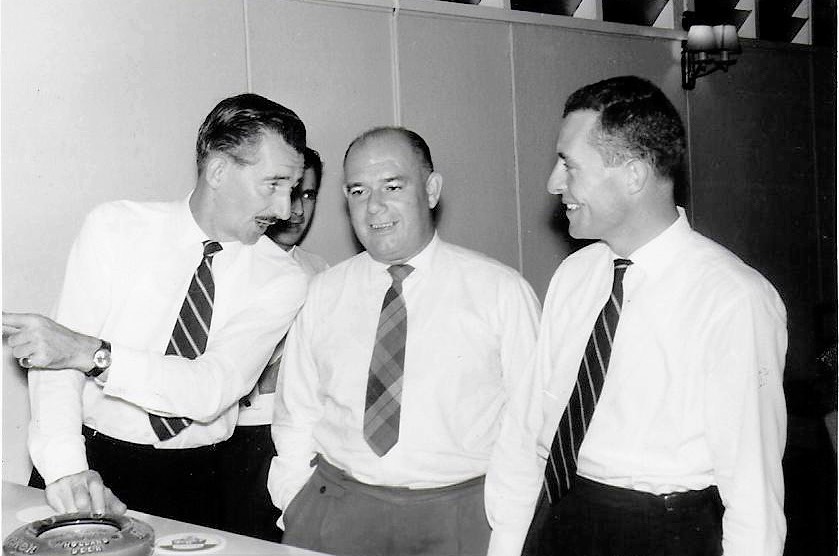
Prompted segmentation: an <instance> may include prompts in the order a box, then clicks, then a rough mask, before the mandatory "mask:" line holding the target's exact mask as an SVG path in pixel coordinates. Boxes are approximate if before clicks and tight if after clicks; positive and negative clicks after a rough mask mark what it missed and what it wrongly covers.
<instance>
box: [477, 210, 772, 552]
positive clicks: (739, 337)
mask: <svg viewBox="0 0 839 556" xmlns="http://www.w3.org/2000/svg"><path fill="white" fill-rule="evenodd" d="M615 258H618V257H617V255H615V253H613V252H612V251H611V249H609V247H608V246H607V245H606V244H605V243H602V242H601V243H596V244H593V245H590V246H588V247H586V248H584V249H581V250H580V251H578V252H576V253H574V254H572V255H570V256H569V257H568V258H567V259H565V261H563V262H562V264H561V265H560V266H559V269H558V270H557V272H556V274H555V275H554V277H553V279H552V281H551V285H550V288H549V290H548V293H547V297H546V301H545V310H544V315H543V318H542V324H541V329H540V336H539V343H538V346H537V351H536V358H535V362H534V365H532V367H531V368H530V369H529V371H528V376H527V378H525V379H523V380H522V382H521V389H520V390H519V391H517V393H516V395H515V396H514V398H513V401H512V402H511V404H510V410H509V411H510V413H509V414H508V417H507V419H506V421H505V428H504V430H503V432H502V434H501V438H500V439H499V442H498V444H497V449H496V453H495V454H494V455H493V460H492V463H491V466H490V471H489V472H488V474H487V482H486V502H487V513H488V517H489V519H490V524H491V525H492V527H493V534H492V539H491V542H490V554H491V555H492V556H498V555H516V556H518V554H520V552H521V547H522V544H523V541H524V538H525V535H526V533H527V528H528V525H529V524H530V519H531V517H532V515H533V510H534V506H535V503H536V499H537V496H538V494H539V491H540V487H541V485H542V482H543V478H544V470H545V462H546V459H547V456H548V453H549V451H550V446H551V442H552V441H553V437H554V434H555V433H556V429H557V426H558V423H559V420H560V417H561V416H562V413H563V411H564V409H565V406H566V404H567V401H568V398H569V397H570V395H571V392H572V390H573V387H574V383H575V381H576V377H577V372H578V370H579V366H580V361H581V360H582V356H583V352H584V350H585V345H586V342H587V341H588V337H589V335H590V333H591V330H592V327H593V325H594V320H595V318H596V316H597V315H598V314H599V312H600V310H601V308H602V307H603V304H604V303H605V300H606V298H607V297H608V296H609V292H610V290H611V285H612V276H613V264H612V261H613V260H614V259H615ZM628 258H629V259H631V260H632V261H633V265H632V266H630V267H629V269H628V270H627V272H626V275H625V278H624V282H623V287H624V303H623V309H622V311H621V317H620V321H619V324H618V328H617V331H616V333H615V339H614V345H613V347H612V356H611V360H610V363H609V369H608V374H607V377H606V382H605V385H604V387H603V391H602V393H601V397H600V400H599V402H598V404H597V408H596V410H595V413H594V417H593V419H592V421H591V423H590V425H589V428H588V432H587V433H586V436H585V439H584V440H583V443H582V446H581V447H580V451H579V460H578V473H579V474H580V475H581V476H584V477H587V478H590V479H593V480H595V481H599V482H601V483H606V484H609V485H614V486H619V487H624V488H630V489H635V490H640V491H645V492H651V493H654V494H662V493H668V492H673V491H684V490H694V489H703V488H705V487H707V486H709V485H717V486H718V487H719V491H720V496H721V498H722V501H723V504H724V506H725V514H724V516H723V549H724V552H725V555H726V556H735V555H737V556H754V555H756V554H760V555H761V556H773V555H780V554H781V553H782V550H783V545H784V537H785V531H786V526H785V520H784V513H783V497H784V482H783V475H782V470H781V458H782V455H783V450H784V442H785V438H786V409H785V404H784V395H783V390H782V373H783V368H784V358H785V353H786V347H787V332H786V311H785V309H784V305H783V303H782V301H781V299H780V298H779V296H778V294H777V292H776V291H775V289H774V288H773V287H772V285H771V284H770V283H769V282H768V281H766V280H765V279H764V278H763V277H762V276H761V275H760V274H759V273H758V272H756V271H755V270H754V269H752V268H750V267H748V266H746V265H745V264H744V263H743V262H742V261H741V260H740V259H738V258H737V257H736V256H734V255H733V254H731V253H730V252H729V251H727V250H725V249H724V248H723V247H721V246H719V245H718V244H716V243H714V242H713V241H711V240H709V239H707V238H705V237H703V236H702V235H700V234H699V233H697V232H694V231H692V230H691V228H690V225H689V224H688V222H687V220H686V218H685V215H684V211H683V210H682V209H681V208H680V209H679V218H678V220H677V221H676V222H675V223H674V224H673V225H671V226H670V227H669V228H668V229H667V230H665V231H664V232H663V233H661V234H660V235H659V236H657V237H656V238H654V239H653V240H652V241H650V242H649V243H647V244H645V245H644V246H642V247H641V248H639V249H637V250H636V251H635V252H634V253H632V255H630V256H629V257H628Z"/></svg>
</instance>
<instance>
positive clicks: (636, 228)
mask: <svg viewBox="0 0 839 556" xmlns="http://www.w3.org/2000/svg"><path fill="white" fill-rule="evenodd" d="M678 218H679V213H678V211H677V210H676V206H675V205H673V204H671V205H669V206H661V207H653V208H652V209H650V208H648V210H644V211H638V213H637V214H636V215H635V218H633V219H632V222H631V223H629V225H628V230H624V231H623V233H621V235H620V237H617V238H614V239H606V238H604V240H605V241H606V243H607V244H608V245H609V247H610V248H611V249H612V251H614V252H615V253H616V254H618V255H619V256H621V257H629V255H631V254H632V253H634V252H635V251H636V250H637V249H639V248H640V247H643V246H644V245H646V244H647V243H649V242H650V241H652V240H653V239H655V238H656V237H658V236H659V235H660V234H661V233H662V232H663V231H664V230H666V229H667V228H669V227H670V226H672V225H673V222H675V221H676V220H677V219H678Z"/></svg>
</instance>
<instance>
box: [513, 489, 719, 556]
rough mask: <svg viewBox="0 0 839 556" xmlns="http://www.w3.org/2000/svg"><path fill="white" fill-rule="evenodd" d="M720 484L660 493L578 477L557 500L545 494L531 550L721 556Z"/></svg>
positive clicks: (536, 553) (540, 554) (550, 554)
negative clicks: (682, 491) (691, 489)
mask: <svg viewBox="0 0 839 556" xmlns="http://www.w3.org/2000/svg"><path fill="white" fill-rule="evenodd" d="M722 514H723V506H722V502H721V500H720V496H719V492H718V491H717V488H716V487H708V488H706V489H704V490H697V491H689V492H684V493H677V494H670V495H662V496H656V495H654V494H649V493H645V492H640V491H636V490H629V489H625V488H618V487H613V486H609V485H604V484H602V483H597V482H595V481H590V480H588V479H585V478H583V477H577V479H576V483H575V484H574V486H573V488H572V489H571V491H570V492H569V493H568V494H566V495H565V496H564V497H563V498H562V499H561V500H560V501H559V503H557V504H556V505H554V506H551V505H549V504H548V503H547V497H546V496H544V493H543V496H542V497H541V498H540V501H539V505H538V506H537V508H536V514H535V516H534V517H533V523H532V524H531V526H530V531H529V532H528V536H527V540H526V542H525V547H524V552H523V554H524V555H525V556H554V555H556V556H560V555H562V556H567V555H569V554H573V555H574V556H720V555H721V554H722Z"/></svg>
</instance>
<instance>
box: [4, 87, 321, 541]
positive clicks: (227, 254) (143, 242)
mask: <svg viewBox="0 0 839 556" xmlns="http://www.w3.org/2000/svg"><path fill="white" fill-rule="evenodd" d="M305 143H306V130H305V127H304V125H303V123H302V122H301V121H300V119H299V118H298V117H297V116H296V115H295V114H294V112H292V111H291V110H289V109H287V108H285V107H283V106H281V105H279V104H277V103H275V102H273V101H271V100H268V99H266V98H264V97H261V96H259V95H255V94H242V95H238V96H235V97H231V98H228V99H225V100H223V101H221V102H220V103H219V104H218V105H216V107H215V108H213V110H212V111H211V112H210V114H209V115H208V116H207V117H206V119H205V120H204V123H203V124H202V125H201V128H200V130H199V132H198V140H197V145H196V152H197V154H196V161H197V170H198V172H197V179H196V184H195V187H194V189H193V190H192V191H191V192H190V193H189V195H187V196H184V198H182V199H181V200H178V201H174V202H145V203H139V202H132V201H119V202H110V203H105V204H103V205H101V206H99V207H97V208H95V209H94V210H93V211H92V212H91V213H90V214H89V215H88V217H87V218H86V220H85V223H84V225H83V226H82V229H81V232H80V233H79V236H78V237H77V238H76V241H75V243H74V245H73V249H72V251H71V253H70V257H69V260H68V263H67V270H66V273H65V279H64V286H63V289H62V292H61V297H60V299H59V302H58V306H57V309H56V311H55V314H54V317H55V318H54V320H53V319H49V318H46V317H43V316H40V315H32V314H8V313H6V314H4V315H3V331H4V334H5V335H7V338H8V345H9V346H10V347H11V348H12V351H13V353H14V355H15V357H18V358H19V361H20V364H21V366H23V367H26V368H31V369H30V371H29V373H28V376H29V390H30V405H31V416H32V419H31V422H30V428H29V451H30V455H31V457H32V461H33V463H34V464H35V467H36V468H37V471H39V472H40V475H42V476H43V479H44V481H45V483H46V496H47V500H48V502H49V503H50V505H51V506H52V507H53V508H54V509H55V510H56V511H58V512H71V511H77V510H87V509H90V510H93V511H97V512H99V511H104V510H110V511H114V512H116V513H121V512H123V511H125V505H126V504H127V505H128V506H129V507H131V508H132V509H134V510H139V511H143V512H148V513H153V514H157V515H161V516H165V517H171V518H175V519H180V520H183V521H190V522H193V523H199V524H203V525H209V526H214V525H216V524H217V523H218V520H219V515H220V507H219V505H220V497H219V496H218V495H217V493H218V484H217V482H216V480H217V476H218V465H219V462H218V453H217V452H218V449H217V445H218V443H219V442H221V441H223V440H225V439H226V438H228V437H229V436H230V434H231V433H232V431H233V427H234V425H235V423H236V418H237V415H238V406H239V404H238V401H239V399H240V398H242V396H244V395H245V394H247V393H248V392H249V391H251V389H252V388H253V386H254V384H255V383H256V380H257V378H258V377H259V374H260V372H261V371H262V369H263V368H264V367H265V364H266V362H267V361H268V359H269V357H270V356H271V353H272V352H273V350H274V348H275V346H276V345H277V342H278V340H279V339H280V338H282V337H283V335H284V334H285V332H286V330H287V329H288V326H289V324H290V323H291V321H292V319H293V318H294V316H295V315H296V313H297V311H298V309H299V308H300V305H301V303H302V301H303V297H304V296H305V290H306V278H305V274H304V273H303V272H302V270H300V268H299V266H298V265H297V264H296V263H294V261H293V260H292V259H291V257H289V256H288V255H287V254H285V253H284V252H283V251H281V250H278V249H277V248H276V246H275V245H274V244H273V243H272V242H271V240H270V239H268V238H267V237H265V236H264V234H265V231H266V230H267V229H268V228H269V226H271V225H272V224H274V223H276V222H277V221H279V220H281V219H286V218H288V217H289V215H290V204H291V191H292V187H293V186H294V185H295V184H296V183H297V182H298V180H299V179H300V177H301V175H302V172H303V156H302V150H303V148H304V146H305ZM105 485H107V487H106V486H105Z"/></svg>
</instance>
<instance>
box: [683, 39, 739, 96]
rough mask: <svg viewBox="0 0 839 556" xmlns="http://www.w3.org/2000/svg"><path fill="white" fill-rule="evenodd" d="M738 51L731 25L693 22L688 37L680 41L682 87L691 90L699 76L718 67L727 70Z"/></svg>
mask: <svg viewBox="0 0 839 556" xmlns="http://www.w3.org/2000/svg"><path fill="white" fill-rule="evenodd" d="M739 53H740V41H739V39H738V38H737V27H735V26H734V25H714V26H713V27H712V26H710V25H692V26H691V27H690V28H689V29H688V38H687V40H686V41H682V88H683V89H687V90H691V89H693V88H694V87H695V86H696V80H697V79H699V78H700V77H704V76H706V75H709V74H711V73H714V72H715V71H717V70H722V71H728V68H729V66H732V65H734V64H735V63H736V62H737V58H736V56H737V54H739Z"/></svg>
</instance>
